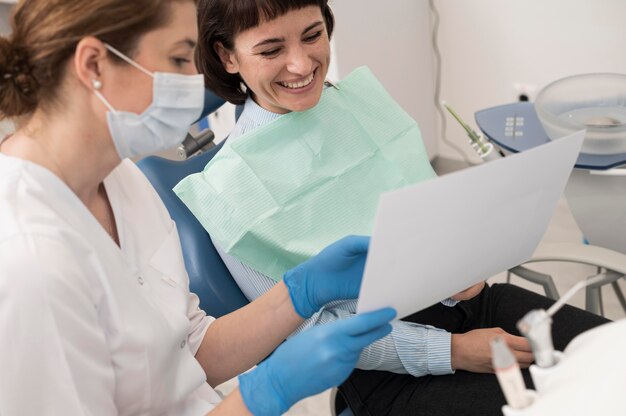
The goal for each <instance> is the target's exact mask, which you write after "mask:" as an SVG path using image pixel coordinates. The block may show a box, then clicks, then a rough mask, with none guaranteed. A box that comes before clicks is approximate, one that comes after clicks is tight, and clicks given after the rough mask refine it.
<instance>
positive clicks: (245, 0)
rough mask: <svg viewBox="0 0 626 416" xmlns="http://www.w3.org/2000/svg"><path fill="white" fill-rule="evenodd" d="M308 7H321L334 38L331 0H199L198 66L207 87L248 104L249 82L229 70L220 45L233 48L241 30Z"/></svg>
mask: <svg viewBox="0 0 626 416" xmlns="http://www.w3.org/2000/svg"><path fill="white" fill-rule="evenodd" d="M307 6H318V7H319V8H320V10H321V11H322V15H323V16H324V21H325V23H326V31H327V32H328V37H329V38H330V37H331V36H332V33H333V28H334V26H335V18H334V16H333V13H332V11H331V10H330V6H329V5H328V0H199V1H198V47H197V48H196V66H197V67H198V70H199V71H200V72H201V73H202V74H203V75H204V83H205V85H206V87H207V88H208V89H210V90H211V91H213V92H214V93H215V94H217V95H218V96H220V97H222V98H223V99H225V100H226V101H229V102H231V103H233V104H243V103H245V101H246V98H248V92H247V91H246V88H245V84H244V83H243V80H242V79H241V77H240V76H239V74H230V73H228V72H227V71H226V69H225V68H224V65H223V64H222V61H221V59H220V57H219V55H218V53H217V50H216V44H217V43H218V42H219V43H221V44H222V45H223V46H224V48H225V49H226V50H228V51H233V49H234V47H235V45H234V40H235V37H236V36H237V34H239V33H240V32H243V31H245V30H246V29H250V28H253V27H256V26H258V25H259V24H260V23H261V22H263V21H269V20H273V19H275V18H277V17H280V16H283V15H285V14H286V13H287V12H289V11H292V10H299V9H302V8H304V7H307Z"/></svg>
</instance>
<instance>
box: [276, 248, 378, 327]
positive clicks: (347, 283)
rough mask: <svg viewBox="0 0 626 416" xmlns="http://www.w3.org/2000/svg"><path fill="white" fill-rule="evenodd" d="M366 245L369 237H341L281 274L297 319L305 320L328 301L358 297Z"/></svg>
mask: <svg viewBox="0 0 626 416" xmlns="http://www.w3.org/2000/svg"><path fill="white" fill-rule="evenodd" d="M369 242H370V238H369V237H362V236H350V237H345V238H343V239H341V240H339V241H337V242H336V243H333V244H331V245H330V246H328V247H326V248H325V249H324V250H322V251H321V252H320V253H319V254H318V255H317V256H315V257H312V258H310V259H309V260H307V261H305V262H304V263H302V264H300V265H299V266H297V267H295V268H293V269H291V270H289V271H287V273H285V276H284V277H283V281H284V282H285V285H287V288H288V289H289V296H290V297H291V301H292V302H293V306H294V307H295V309H296V312H298V314H299V315H300V316H302V317H303V318H305V319H307V318H309V317H311V315H313V314H314V313H315V312H317V311H318V310H319V309H320V308H321V307H322V306H323V305H324V304H326V303H328V302H330V301H333V300H337V299H354V298H356V297H358V295H359V289H360V287H361V279H362V277H363V270H364V268H365V259H366V257H367V249H368V247H369Z"/></svg>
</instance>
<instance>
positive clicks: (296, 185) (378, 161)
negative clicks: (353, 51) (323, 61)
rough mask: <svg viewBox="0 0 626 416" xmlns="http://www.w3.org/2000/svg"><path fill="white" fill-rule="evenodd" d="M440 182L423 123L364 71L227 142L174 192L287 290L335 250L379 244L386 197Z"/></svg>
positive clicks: (231, 249)
mask: <svg viewBox="0 0 626 416" xmlns="http://www.w3.org/2000/svg"><path fill="white" fill-rule="evenodd" d="M434 176H435V173H434V172H433V170H432V168H431V166H430V163H429V161H428V157H427V154H426V150H425V148H424V144H423V142H422V137H421V134H420V131H419V128H418V126H417V123H416V122H415V121H414V120H413V119H411V117H410V116H409V115H408V114H407V113H406V112H404V110H402V108H401V107H400V106H399V105H398V104H397V103H396V102H395V101H394V100H393V99H392V98H391V96H390V95H389V94H388V93H387V92H386V91H385V89H384V88H383V86H382V85H381V84H380V83H379V82H378V80H377V79H376V78H375V77H374V75H373V74H372V73H371V72H370V71H369V69H367V68H365V67H362V68H358V69H356V70H355V71H353V72H352V73H351V74H350V75H348V76H347V77H346V78H345V79H344V80H343V81H341V82H340V83H339V84H338V86H337V88H327V89H325V90H324V92H323V93H322V97H321V99H320V101H319V103H318V104H317V105H316V106H315V107H314V108H311V109H310V110H307V111H304V112H292V113H288V114H285V115H283V116H281V117H279V118H278V119H276V120H274V121H272V122H270V123H269V124H267V125H265V126H262V127H259V128H257V129H255V130H253V131H250V132H248V133H246V134H244V135H242V136H241V137H238V138H236V139H234V140H233V141H227V142H226V143H225V144H224V147H223V148H222V149H221V150H220V152H219V153H218V154H217V155H216V156H215V157H214V158H213V160H211V162H209V164H208V165H207V166H206V167H205V169H204V171H202V172H200V173H197V174H194V175H190V176H188V177H187V178H185V179H183V180H182V181H181V182H180V183H179V184H178V185H176V187H175V188H174V192H175V193H176V194H177V195H178V196H179V197H180V199H181V200H182V201H183V202H184V203H185V204H186V205H187V206H188V207H189V209H190V210H191V212H192V213H193V214H194V215H195V216H196V217H197V218H198V220H199V221H200V223H201V224H202V225H203V226H204V228H205V229H206V230H207V231H208V232H209V234H210V235H211V237H212V238H213V240H214V241H215V243H216V244H218V245H220V246H221V247H222V248H223V249H224V250H225V251H226V252H227V253H229V254H230V255H232V256H234V257H235V258H237V259H239V260H240V261H242V262H243V263H245V264H247V265H248V266H250V267H251V268H253V269H255V270H258V271H259V272H261V273H263V274H265V275H266V276H269V277H271V278H272V279H274V280H276V281H279V280H280V279H281V278H282V276H283V274H284V273H285V272H286V271H287V270H289V269H290V268H293V267H294V266H296V265H298V264H300V263H302V262H303V261H305V260H307V259H308V258H309V257H311V256H313V255H315V254H317V253H318V252H319V251H320V250H321V249H322V248H324V247H326V246H327V245H328V244H330V243H332V242H334V241H336V240H338V239H340V238H342V237H344V236H346V235H350V234H359V235H369V234H371V232H372V228H373V225H374V215H375V213H376V208H377V205H378V196H379V195H380V194H381V193H382V192H385V191H390V190H393V189H397V188H401V187H404V186H407V185H409V184H414V183H417V182H419V181H422V180H424V179H429V178H432V177H434Z"/></svg>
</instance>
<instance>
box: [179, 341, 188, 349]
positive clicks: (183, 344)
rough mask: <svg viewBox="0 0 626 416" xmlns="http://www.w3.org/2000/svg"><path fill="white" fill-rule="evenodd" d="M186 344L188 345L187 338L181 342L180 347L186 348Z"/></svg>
mask: <svg viewBox="0 0 626 416" xmlns="http://www.w3.org/2000/svg"><path fill="white" fill-rule="evenodd" d="M185 345H187V341H186V340H183V341H182V342H181V343H180V349H183V348H185Z"/></svg>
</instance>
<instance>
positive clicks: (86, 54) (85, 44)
mask: <svg viewBox="0 0 626 416" xmlns="http://www.w3.org/2000/svg"><path fill="white" fill-rule="evenodd" d="M106 56H107V49H106V47H105V46H104V43H102V42H101V41H100V40H99V39H97V38H95V37H93V36H88V37H85V38H83V39H81V40H80V42H78V45H76V50H75V52H74V59H73V61H72V66H73V70H74V73H75V74H76V78H77V79H78V81H79V82H80V83H81V84H83V85H84V86H85V87H86V88H88V89H90V90H91V89H94V88H96V89H100V88H101V87H102V82H103V81H102V80H101V78H102V72H103V71H102V69H103V65H104V62H105V58H106Z"/></svg>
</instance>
